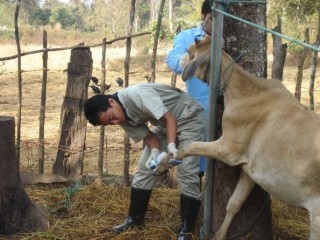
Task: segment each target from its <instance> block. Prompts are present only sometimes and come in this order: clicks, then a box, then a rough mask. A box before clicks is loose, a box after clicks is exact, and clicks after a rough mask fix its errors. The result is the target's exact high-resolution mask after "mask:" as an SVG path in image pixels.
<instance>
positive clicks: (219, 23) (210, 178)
mask: <svg viewBox="0 0 320 240" xmlns="http://www.w3.org/2000/svg"><path fill="white" fill-rule="evenodd" d="M215 8H217V9H223V4H221V3H220V2H219V3H217V2H216V1H214V3H213V6H212V20H213V22H212V24H213V25H212V26H213V27H212V42H211V65H210V69H211V71H210V85H209V86H210V105H209V106H210V109H209V124H208V141H214V140H215V137H216V132H217V129H216V120H217V119H216V118H217V111H216V110H217V109H216V106H217V99H218V96H219V82H220V62H221V54H222V53H221V49H222V35H223V14H221V13H218V12H215V11H214V10H215ZM213 53H214V54H213ZM214 165H215V161H214V160H213V159H209V160H208V161H207V168H206V177H205V179H206V188H205V195H204V237H205V239H207V238H208V237H209V236H210V233H211V232H212V223H213V192H214V171H215V170H214Z"/></svg>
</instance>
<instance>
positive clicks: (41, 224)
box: [0, 116, 48, 234]
mask: <svg viewBox="0 0 320 240" xmlns="http://www.w3.org/2000/svg"><path fill="white" fill-rule="evenodd" d="M47 229H48V220H47V217H46V215H45V212H44V211H43V210H42V208H41V206H40V205H35V204H33V203H32V202H31V200H30V198H29V196H28V195H27V193H26V191H25V190H24V188H23V185H22V182H21V179H20V174H19V162H18V159H17V157H16V152H15V121H14V118H13V117H5V116H0V234H12V233H17V232H21V231H28V232H29V231H31V232H32V231H45V230H47Z"/></svg>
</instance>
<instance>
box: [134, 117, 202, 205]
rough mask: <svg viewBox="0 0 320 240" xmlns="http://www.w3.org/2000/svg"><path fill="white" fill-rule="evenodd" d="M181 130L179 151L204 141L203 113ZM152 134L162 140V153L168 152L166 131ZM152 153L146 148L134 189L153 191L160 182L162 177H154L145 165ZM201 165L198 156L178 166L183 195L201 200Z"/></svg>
mask: <svg viewBox="0 0 320 240" xmlns="http://www.w3.org/2000/svg"><path fill="white" fill-rule="evenodd" d="M178 125H179V123H178ZM179 129H180V130H183V134H179V132H178V136H177V138H178V139H177V148H178V149H185V148H187V147H188V146H189V145H190V144H191V143H192V142H194V141H203V140H204V136H205V118H204V114H203V111H200V112H199V114H197V115H196V116H194V115H193V118H192V119H189V121H187V123H183V126H181V128H179V126H178V130H179ZM152 132H154V133H155V134H156V135H157V136H158V138H159V140H160V146H161V147H160V152H164V151H165V152H167V137H166V134H165V129H161V128H159V127H155V128H153V129H152ZM188 133H189V134H188ZM150 153H151V151H150V149H149V147H147V146H146V147H145V148H144V150H143V152H142V155H141V158H140V160H139V162H138V167H137V170H136V173H135V176H134V179H133V182H132V187H134V188H139V189H145V190H152V189H153V188H154V187H155V186H156V185H157V183H158V182H159V180H160V177H159V176H153V175H152V173H153V170H150V169H148V168H147V167H146V165H145V164H146V162H147V160H148V158H149V156H150ZM199 163H200V157H198V156H190V157H186V158H184V159H183V161H182V163H181V164H179V165H178V166H176V168H177V171H176V174H177V175H176V176H177V182H178V186H179V189H180V192H181V194H184V195H186V196H189V197H192V198H195V199H199V200H200V199H201V191H200V179H199V172H200V164H199Z"/></svg>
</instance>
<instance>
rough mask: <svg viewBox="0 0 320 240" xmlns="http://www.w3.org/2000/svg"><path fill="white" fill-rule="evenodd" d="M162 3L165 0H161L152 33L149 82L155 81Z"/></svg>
mask: <svg viewBox="0 0 320 240" xmlns="http://www.w3.org/2000/svg"><path fill="white" fill-rule="evenodd" d="M164 3H165V0H161V4H160V9H159V15H158V21H157V28H156V33H155V34H154V39H153V52H152V59H151V80H150V82H153V83H154V82H155V81H156V59H157V51H158V41H159V36H160V28H161V21H162V15H163V8H164Z"/></svg>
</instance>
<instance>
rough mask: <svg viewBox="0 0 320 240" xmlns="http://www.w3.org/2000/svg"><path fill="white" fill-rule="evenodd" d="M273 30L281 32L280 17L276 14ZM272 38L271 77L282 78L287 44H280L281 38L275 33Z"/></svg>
mask: <svg viewBox="0 0 320 240" xmlns="http://www.w3.org/2000/svg"><path fill="white" fill-rule="evenodd" d="M273 31H275V32H278V33H282V30H281V17H280V16H278V25H277V26H276V27H275V28H274V29H273ZM272 39H273V51H272V53H273V62H272V74H271V75H272V78H276V79H279V80H280V81H282V79H283V68H284V63H285V61H286V55H287V44H286V43H285V44H282V38H281V37H279V36H276V35H272Z"/></svg>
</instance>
